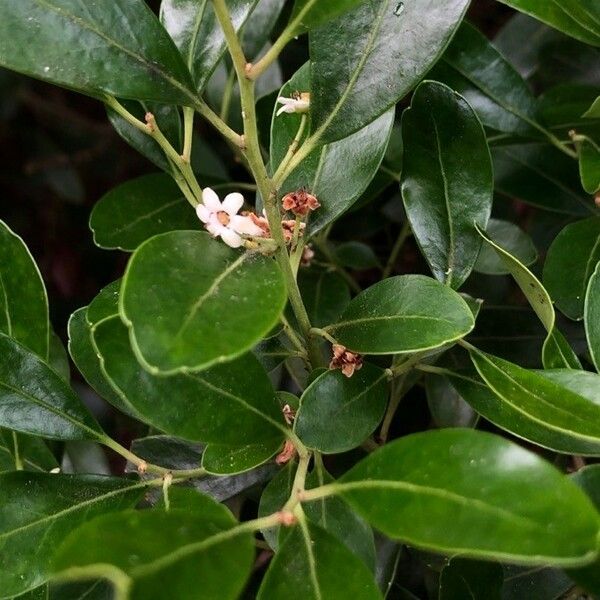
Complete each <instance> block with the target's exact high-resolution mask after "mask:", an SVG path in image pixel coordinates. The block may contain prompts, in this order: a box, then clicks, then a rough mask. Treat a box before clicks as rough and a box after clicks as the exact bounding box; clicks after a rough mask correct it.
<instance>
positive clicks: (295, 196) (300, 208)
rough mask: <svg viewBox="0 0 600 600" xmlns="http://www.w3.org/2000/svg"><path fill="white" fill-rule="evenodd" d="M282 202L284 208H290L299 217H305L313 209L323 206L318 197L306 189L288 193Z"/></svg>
mask: <svg viewBox="0 0 600 600" xmlns="http://www.w3.org/2000/svg"><path fill="white" fill-rule="evenodd" d="M281 204H282V205H283V208H284V210H289V211H291V212H293V213H294V214H295V215H296V216H298V217H305V216H306V215H307V214H308V213H309V212H310V211H311V210H317V208H319V207H320V206H321V204H320V202H319V201H318V200H317V197H316V196H313V195H312V194H309V193H308V192H307V191H306V190H305V189H300V190H298V191H296V192H291V193H290V194H287V195H286V196H284V197H283V199H282V200H281Z"/></svg>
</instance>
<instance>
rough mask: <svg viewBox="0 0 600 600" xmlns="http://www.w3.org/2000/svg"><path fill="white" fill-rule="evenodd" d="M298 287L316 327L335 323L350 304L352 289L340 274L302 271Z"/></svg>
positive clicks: (311, 320)
mask: <svg viewBox="0 0 600 600" xmlns="http://www.w3.org/2000/svg"><path fill="white" fill-rule="evenodd" d="M298 285H299V287H300V292H301V293H302V300H303V301H304V305H305V306H306V311H307V312H308V317H309V319H310V322H311V323H312V325H313V326H314V327H324V326H325V325H329V324H330V323H333V322H334V321H336V320H337V319H338V318H339V316H340V315H341V314H342V311H343V310H344V309H345V308H346V307H347V306H348V304H350V289H349V288H348V284H347V283H346V282H345V281H344V278H343V277H342V276H341V275H339V274H338V273H335V272H333V273H332V272H330V271H313V270H312V269H311V270H309V271H305V270H302V271H300V273H299V276H298Z"/></svg>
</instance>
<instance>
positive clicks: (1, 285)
mask: <svg viewBox="0 0 600 600" xmlns="http://www.w3.org/2000/svg"><path fill="white" fill-rule="evenodd" d="M0 289H2V297H3V298H4V314H5V315H6V327H7V331H6V333H7V334H8V336H9V337H12V318H11V316H10V311H9V310H8V294H7V293H6V287H5V286H4V278H3V277H2V272H1V271H0Z"/></svg>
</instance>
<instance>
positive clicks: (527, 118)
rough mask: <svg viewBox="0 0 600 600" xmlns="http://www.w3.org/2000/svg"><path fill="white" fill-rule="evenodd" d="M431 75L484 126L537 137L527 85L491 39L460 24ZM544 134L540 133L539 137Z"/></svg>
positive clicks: (533, 103)
mask: <svg viewBox="0 0 600 600" xmlns="http://www.w3.org/2000/svg"><path fill="white" fill-rule="evenodd" d="M430 77H431V78H432V79H437V80H439V81H442V82H444V83H446V84H447V85H449V86H450V87H451V88H452V89H453V90H456V91H457V92H458V93H459V94H461V95H462V96H464V97H465V99H466V100H467V102H468V103H469V104H470V105H471V106H472V107H473V108H474V109H475V111H476V112H477V115H478V116H479V118H480V119H481V121H482V123H483V124H484V125H485V126H486V127H490V128H492V129H494V130H496V131H501V132H503V133H511V134H516V135H521V136H527V137H540V132H539V131H538V129H539V126H538V125H537V123H536V122H535V120H536V117H535V115H536V101H535V97H534V96H533V94H532V93H531V90H530V89H529V86H528V85H527V83H525V81H524V80H523V79H522V78H521V76H520V75H519V73H518V72H517V71H516V70H515V69H514V67H513V66H512V65H511V64H510V63H509V62H508V61H507V60H506V59H505V58H504V57H503V56H502V54H500V52H498V50H496V48H494V46H493V45H492V44H491V43H490V41H489V40H488V39H487V38H486V37H485V36H484V35H483V34H482V33H481V32H479V31H478V30H477V29H475V28H474V27H472V26H471V25H469V24H468V23H462V24H461V26H460V27H459V28H458V31H457V32H456V35H455V36H454V39H453V40H452V42H451V44H450V45H449V46H448V49H447V50H446V52H445V53H444V56H443V57H442V60H441V61H440V62H439V63H438V64H437V65H436V66H435V67H434V69H433V71H432V73H431V75H430ZM542 137H543V136H542Z"/></svg>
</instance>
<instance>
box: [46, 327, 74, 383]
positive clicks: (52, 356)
mask: <svg viewBox="0 0 600 600" xmlns="http://www.w3.org/2000/svg"><path fill="white" fill-rule="evenodd" d="M48 364H49V365H50V366H51V367H52V368H53V369H54V370H55V371H56V372H57V373H58V374H59V375H60V376H61V377H62V378H63V379H64V380H65V381H66V382H67V383H69V381H70V380H71V365H70V364H69V355H68V354H67V350H66V349H65V347H64V345H63V343H62V340H61V339H60V338H59V337H58V335H57V334H56V332H55V331H53V330H52V329H51V330H50V346H49V352H48Z"/></svg>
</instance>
